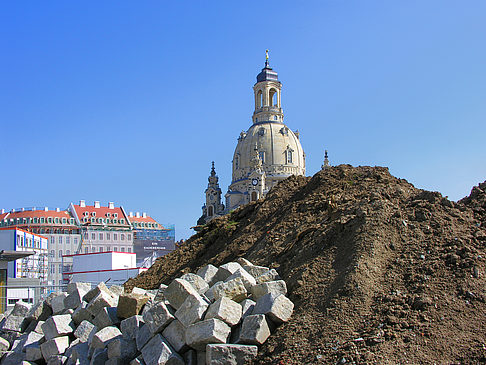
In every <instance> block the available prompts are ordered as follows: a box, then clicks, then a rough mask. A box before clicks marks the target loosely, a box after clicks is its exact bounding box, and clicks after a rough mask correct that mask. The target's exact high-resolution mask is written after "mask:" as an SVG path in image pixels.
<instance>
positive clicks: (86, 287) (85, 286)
mask: <svg viewBox="0 0 486 365" xmlns="http://www.w3.org/2000/svg"><path fill="white" fill-rule="evenodd" d="M76 290H78V291H81V292H85V294H86V293H88V292H89V291H90V290H91V284H90V283H69V284H68V285H67V287H66V292H67V293H68V295H69V294H71V293H73V292H75V291H76Z"/></svg>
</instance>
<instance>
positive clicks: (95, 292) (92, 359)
mask: <svg viewBox="0 0 486 365" xmlns="http://www.w3.org/2000/svg"><path fill="white" fill-rule="evenodd" d="M286 294H287V286H286V284H285V281H283V280H281V279H280V277H279V275H278V273H277V271H276V270H274V269H269V268H267V267H263V266H256V265H253V264H252V263H250V262H249V261H248V260H245V259H243V258H241V259H239V260H238V262H228V263H226V264H224V265H221V266H219V267H216V266H214V265H211V264H210V265H206V266H204V267H202V268H200V269H199V270H198V271H197V273H196V274H194V273H186V274H184V275H182V276H181V277H180V278H177V279H175V280H173V281H172V282H170V284H169V285H164V284H161V285H160V287H159V288H158V289H157V290H145V289H141V288H137V287H135V288H133V290H132V291H131V292H130V293H128V292H125V291H124V289H123V287H119V286H112V287H111V288H108V287H106V285H105V284H104V283H100V284H99V285H97V286H96V287H95V288H93V289H91V287H90V285H89V284H86V283H72V284H69V285H68V288H67V292H66V293H60V294H52V295H50V296H49V297H48V298H47V299H46V300H44V301H41V302H40V303H38V304H36V305H35V306H32V305H30V304H28V303H24V302H21V301H20V302H17V303H16V305H15V307H14V308H13V310H12V311H11V312H10V313H8V315H7V316H6V317H5V318H3V319H2V322H1V323H0V328H1V337H0V352H2V353H3V358H2V361H1V362H0V364H15V365H17V364H19V363H22V361H23V364H29V363H30V364H44V363H47V364H49V365H54V364H113V365H115V364H134V365H135V364H146V365H153V364H173V365H178V364H180V365H184V364H194V365H201V364H235V365H236V364H247V363H249V362H251V361H253V360H254V359H255V358H256V356H257V353H258V346H260V345H262V344H263V343H264V342H265V341H266V340H267V339H268V338H269V336H270V334H271V332H272V331H273V330H274V329H275V328H276V327H277V326H279V325H280V324H282V323H284V322H287V321H288V320H289V318H290V316H291V315H292V312H293V308H294V304H293V303H292V302H291V301H290V300H289V299H288V298H287V297H286Z"/></svg>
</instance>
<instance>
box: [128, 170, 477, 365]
mask: <svg viewBox="0 0 486 365" xmlns="http://www.w3.org/2000/svg"><path fill="white" fill-rule="evenodd" d="M485 188H486V182H485V183H482V184H480V185H479V187H475V188H473V190H472V192H471V195H470V196H469V197H467V198H465V199H463V200H461V201H459V202H457V203H455V202H452V201H449V200H448V199H447V198H445V197H443V196H442V195H441V194H440V193H438V192H430V191H425V190H421V189H417V188H415V187H414V186H413V185H412V184H410V183H408V182H407V181H406V180H404V179H398V178H395V177H393V176H391V175H390V174H389V172H388V169H386V168H383V167H351V166H349V165H340V166H336V167H332V168H329V169H326V170H323V171H320V172H318V173H317V174H316V175H314V176H313V177H312V178H308V177H298V176H291V177H289V178H288V179H287V180H285V181H283V182H281V183H280V184H279V185H278V186H276V187H275V188H273V189H272V190H271V191H270V192H269V193H268V195H267V196H266V198H265V199H264V200H260V201H258V202H255V203H251V204H249V205H246V206H244V207H241V208H239V209H238V210H236V211H234V212H232V213H230V214H228V215H226V216H224V217H221V218H218V219H214V220H212V221H211V222H209V223H208V224H207V225H206V226H205V227H204V228H203V229H202V231H201V232H199V233H198V234H196V235H194V236H193V237H191V238H190V239H189V240H187V241H186V242H184V243H183V244H182V245H180V247H179V248H178V249H177V250H176V251H174V252H172V253H171V254H169V255H167V256H164V257H163V258H160V259H158V260H157V261H156V263H155V264H154V265H153V266H152V267H151V268H150V269H149V270H147V271H146V272H145V273H142V274H141V275H139V276H138V277H136V278H133V279H130V280H129V281H128V282H127V283H126V284H125V286H126V288H127V289H130V288H132V287H133V286H138V287H143V288H146V289H151V288H156V287H158V285H159V284H161V283H166V284H167V283H169V282H170V281H171V280H172V279H174V278H175V277H177V276H179V275H181V274H183V273H186V272H195V271H196V270H197V269H199V268H200V267H202V266H203V265H206V264H208V263H211V264H214V265H221V264H222V263H224V262H227V261H232V260H235V259H237V258H238V257H245V258H247V259H248V260H250V261H251V262H253V263H254V264H257V265H262V266H270V267H272V268H275V269H276V270H277V271H278V272H279V274H280V275H281V276H282V278H284V279H285V281H286V282H287V286H288V291H289V298H290V299H291V300H292V301H293V302H294V303H295V308H294V314H293V316H292V318H291V320H290V321H289V322H288V323H285V324H283V325H282V326H280V327H279V328H278V329H277V330H276V332H275V333H274V334H273V335H272V336H271V337H270V338H269V339H268V341H267V342H266V343H265V344H264V345H263V346H262V348H261V349H260V350H259V357H258V361H257V363H259V364H310V363H324V364H345V363H346V364H347V363H356V364H375V363H376V364H397V363H400V364H405V363H410V364H418V363H441V364H444V363H448V364H450V363H461V364H464V363H475V364H476V363H481V362H486V332H485V331H484V328H486V303H485V298H486V295H485V288H486V279H485V278H486V276H485V275H486V274H485V260H486V252H485V247H486V228H485V227H486V223H485V211H486V209H485V208H486V205H485V202H486V193H485V190H486V189H485Z"/></svg>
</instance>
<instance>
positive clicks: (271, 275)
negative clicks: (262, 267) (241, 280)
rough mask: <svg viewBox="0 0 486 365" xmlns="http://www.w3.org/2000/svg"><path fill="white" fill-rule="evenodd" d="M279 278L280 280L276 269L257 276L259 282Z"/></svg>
mask: <svg viewBox="0 0 486 365" xmlns="http://www.w3.org/2000/svg"><path fill="white" fill-rule="evenodd" d="M277 280H280V275H279V274H278V272H277V270H275V269H271V270H268V271H267V272H266V273H264V274H261V275H260V276H258V277H257V278H256V282H257V284H263V283H267V282H269V281H277Z"/></svg>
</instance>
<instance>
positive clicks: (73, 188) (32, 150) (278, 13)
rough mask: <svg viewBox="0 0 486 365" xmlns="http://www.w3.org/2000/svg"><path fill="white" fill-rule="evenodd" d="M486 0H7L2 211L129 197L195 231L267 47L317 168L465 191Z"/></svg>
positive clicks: (478, 172)
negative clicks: (363, 171) (384, 169)
mask: <svg viewBox="0 0 486 365" xmlns="http://www.w3.org/2000/svg"><path fill="white" fill-rule="evenodd" d="M485 16H486V2H484V1H467V2H458V1H337V0H336V1H306V2H296V1H265V2H262V1H245V2H233V1H211V2H209V1H208V2H202V1H193V2H191V1H184V2H182V1H180V2H176V1H170V2H169V1H137V2H128V1H103V2H100V1H96V2H95V1H83V2H81V1H69V2H67V1H48V2H34V1H24V2H20V1H11V2H3V3H2V4H1V5H0V32H1V35H2V36H1V37H0V47H1V48H0V49H1V54H2V57H1V58H0V67H1V70H2V71H1V72H0V83H1V88H0V123H1V128H0V154H1V156H2V158H1V160H0V161H1V162H0V167H1V171H2V178H1V179H0V208H5V209H11V208H18V207H22V206H49V207H61V208H65V207H66V206H67V205H68V204H69V202H71V201H72V202H77V201H79V200H80V199H84V200H86V201H87V202H90V203H92V202H93V201H94V200H101V201H102V202H103V204H107V202H108V201H114V202H115V203H116V204H117V205H122V206H123V207H124V208H125V209H126V210H127V211H137V210H138V211H146V212H147V213H148V214H150V215H151V216H153V217H154V218H156V219H157V220H158V221H159V222H161V223H174V224H175V225H176V235H177V238H178V239H180V238H187V237H189V236H190V234H191V230H190V229H189V227H190V226H192V225H193V224H194V223H195V222H196V220H197V218H198V217H199V216H200V214H201V206H202V204H203V200H204V189H205V188H206V185H207V176H208V174H209V170H210V164H211V161H212V160H214V161H215V163H216V169H217V172H218V175H219V177H220V183H221V187H222V189H223V192H226V189H227V186H228V184H229V183H230V179H231V160H232V155H233V151H234V148H235V146H236V138H237V136H238V135H239V133H240V132H241V131H242V130H246V129H248V128H249V126H250V123H251V114H252V112H253V108H254V105H253V91H252V86H253V84H254V83H255V81H256V79H255V78H256V75H257V73H258V72H259V71H260V69H261V68H262V67H263V63H264V59H265V49H267V48H268V49H270V63H271V65H272V66H273V67H274V69H275V70H276V71H277V72H278V73H279V78H280V80H281V81H282V83H283V90H282V105H283V109H284V113H285V122H286V124H287V125H288V126H289V127H290V128H292V129H293V130H296V129H298V130H299V131H300V133H301V142H302V145H303V147H304V150H305V152H306V155H307V174H308V175H313V174H314V173H315V172H317V171H318V169H319V167H320V165H321V164H322V160H323V154H324V149H328V150H329V157H330V160H331V163H332V164H341V163H349V164H352V165H372V166H374V165H380V166H388V167H389V168H390V172H391V173H392V174H393V175H395V176H397V177H401V178H405V179H407V180H408V181H410V182H411V183H413V184H414V185H415V186H417V187H419V188H424V189H429V190H435V191H440V192H441V193H442V194H444V195H447V196H449V198H451V199H453V200H457V199H460V198H462V197H463V196H466V195H468V194H469V192H470V189H471V188H472V186H473V185H476V184H477V183H478V182H481V181H484V180H485V179H486V148H485V140H486V102H485V101H486V67H485V65H486V47H485V44H486V22H485V21H484V19H485Z"/></svg>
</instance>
